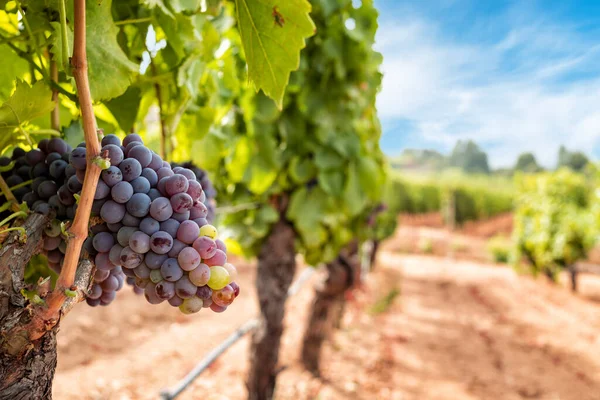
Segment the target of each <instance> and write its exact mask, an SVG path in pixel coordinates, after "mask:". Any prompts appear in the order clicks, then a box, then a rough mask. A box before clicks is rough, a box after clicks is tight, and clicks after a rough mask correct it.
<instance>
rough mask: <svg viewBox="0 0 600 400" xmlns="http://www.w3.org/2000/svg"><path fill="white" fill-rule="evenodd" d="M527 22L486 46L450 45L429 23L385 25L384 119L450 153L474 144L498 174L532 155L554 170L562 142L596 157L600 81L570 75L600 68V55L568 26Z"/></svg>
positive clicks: (381, 37) (380, 41) (381, 39)
mask: <svg viewBox="0 0 600 400" xmlns="http://www.w3.org/2000/svg"><path fill="white" fill-rule="evenodd" d="M498 18H502V17H498ZM518 21H525V22H515V21H514V20H510V21H504V23H505V24H506V25H507V26H508V28H507V29H506V31H505V32H502V34H501V35H497V36H498V37H497V38H496V40H489V39H488V38H482V41H481V42H480V43H483V40H485V42H486V44H485V45H484V44H480V43H478V42H471V43H466V44H465V43H460V42H457V41H456V40H450V39H448V38H447V37H446V36H445V35H444V32H443V31H442V27H441V26H439V25H437V24H435V23H433V22H431V21H428V20H426V19H424V18H420V17H414V16H413V17H411V18H407V19H406V21H402V20H399V21H395V23H394V25H385V24H384V25H383V26H381V27H380V29H379V33H378V37H377V49H378V50H379V51H381V52H382V53H383V55H384V64H383V67H382V69H383V72H384V79H383V88H382V92H381V93H380V95H379V97H378V101H377V104H378V109H379V113H380V117H381V118H382V119H383V120H388V121H389V120H395V119H397V120H409V121H410V122H411V124H410V126H412V127H414V129H415V130H416V133H417V134H418V135H420V136H421V137H423V138H425V139H427V140H428V141H433V142H437V143H440V145H442V146H443V147H445V148H450V147H451V146H452V145H453V144H454V142H455V141H456V140H457V139H459V138H473V139H475V140H477V141H478V142H479V143H481V144H482V145H483V147H484V148H485V149H486V151H488V154H489V156H490V161H491V163H492V165H494V166H502V165H510V164H512V163H514V161H515V159H516V157H517V155H518V154H519V153H520V152H523V151H533V152H534V154H535V155H536V157H537V158H538V160H539V161H540V162H541V163H542V164H545V165H547V166H551V165H553V164H554V163H555V162H556V154H557V151H558V147H559V146H560V145H561V144H566V145H567V147H569V148H573V149H580V150H584V151H586V152H588V153H590V152H591V150H592V149H593V148H594V146H595V145H596V144H598V143H600V74H597V75H596V76H591V77H590V76H587V77H586V79H573V78H569V76H571V75H575V74H580V73H586V74H588V75H589V73H590V71H593V70H594V69H596V66H597V65H598V63H599V62H600V51H599V50H600V47H599V46H596V45H595V44H592V43H589V42H588V41H587V40H585V38H584V37H581V36H580V35H579V34H577V32H576V30H574V29H573V28H572V27H569V26H568V25H565V24H554V23H552V22H551V21H547V20H543V19H537V20H535V19H528V18H520V19H519V20H518ZM496 22H498V25H502V24H501V23H499V22H503V21H496ZM511 24H512V25H511ZM486 39H488V40H486ZM490 42H491V43H490ZM384 150H385V149H384Z"/></svg>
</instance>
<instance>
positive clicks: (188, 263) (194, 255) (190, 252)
mask: <svg viewBox="0 0 600 400" xmlns="http://www.w3.org/2000/svg"><path fill="white" fill-rule="evenodd" d="M177 261H178V262H179V266H180V267H181V269H182V270H184V271H191V270H193V269H194V268H196V267H198V265H200V261H201V259H200V254H198V252H197V251H196V250H195V249H194V248H193V247H185V248H183V249H181V251H180V252H179V254H178V255H177Z"/></svg>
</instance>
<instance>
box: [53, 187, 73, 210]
mask: <svg viewBox="0 0 600 400" xmlns="http://www.w3.org/2000/svg"><path fill="white" fill-rule="evenodd" d="M57 195H58V200H60V202H61V203H62V204H63V205H65V206H72V205H73V204H75V197H74V196H73V193H71V191H70V190H69V188H68V187H67V185H62V186H61V187H60V188H58V192H57Z"/></svg>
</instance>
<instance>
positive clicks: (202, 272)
mask: <svg viewBox="0 0 600 400" xmlns="http://www.w3.org/2000/svg"><path fill="white" fill-rule="evenodd" d="M188 278H189V279H190V281H191V282H192V283H193V284H194V285H196V286H198V287H201V286H204V285H206V284H207V283H208V280H209V279H210V267H209V266H208V265H206V264H203V263H200V264H199V265H198V266H197V267H196V268H194V269H193V270H191V271H190V272H189V273H188Z"/></svg>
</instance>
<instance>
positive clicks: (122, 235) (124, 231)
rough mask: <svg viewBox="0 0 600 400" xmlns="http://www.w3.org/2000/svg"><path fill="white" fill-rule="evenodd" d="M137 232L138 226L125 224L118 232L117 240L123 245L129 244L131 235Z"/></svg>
mask: <svg viewBox="0 0 600 400" xmlns="http://www.w3.org/2000/svg"><path fill="white" fill-rule="evenodd" d="M135 232H137V228H135V227H133V226H124V227H122V228H121V229H119V231H118V232H117V242H119V244H120V245H121V246H123V247H127V246H129V239H130V238H131V235H133V234H134V233H135Z"/></svg>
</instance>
